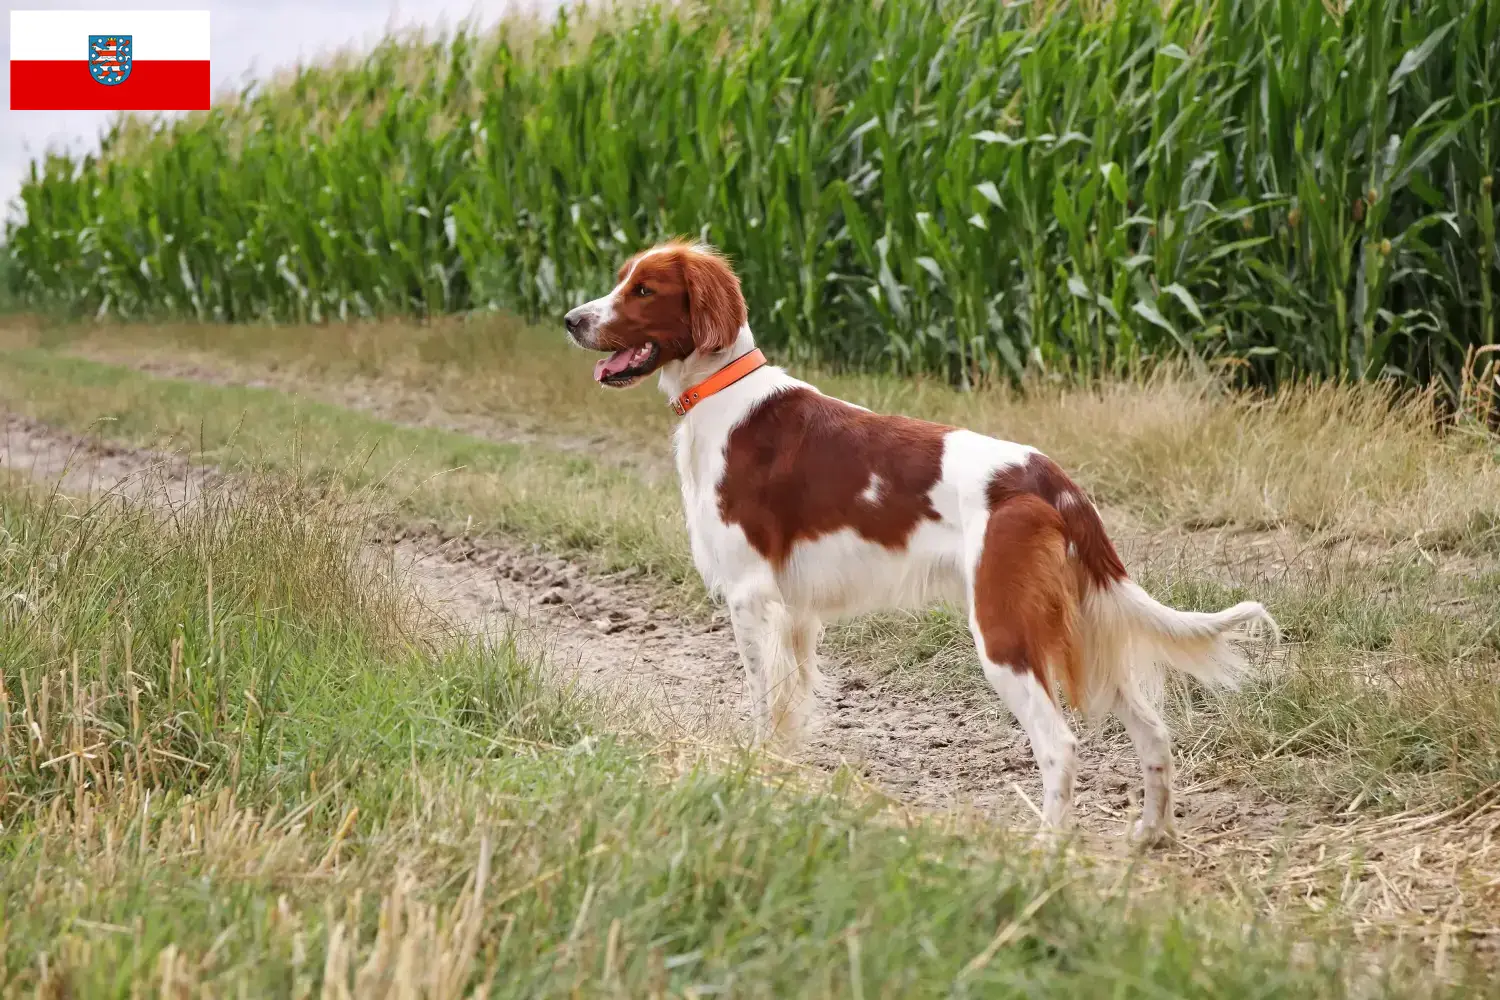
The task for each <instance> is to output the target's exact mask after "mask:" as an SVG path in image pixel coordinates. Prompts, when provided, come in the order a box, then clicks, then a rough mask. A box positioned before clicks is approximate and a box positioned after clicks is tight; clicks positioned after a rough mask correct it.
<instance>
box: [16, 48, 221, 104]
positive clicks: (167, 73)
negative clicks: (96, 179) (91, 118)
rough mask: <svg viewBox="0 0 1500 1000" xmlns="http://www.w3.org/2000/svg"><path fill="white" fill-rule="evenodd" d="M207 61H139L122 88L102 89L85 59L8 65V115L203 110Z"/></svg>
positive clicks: (207, 93)
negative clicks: (12, 113)
mask: <svg viewBox="0 0 1500 1000" xmlns="http://www.w3.org/2000/svg"><path fill="white" fill-rule="evenodd" d="M210 90H211V88H210V84H209V74H208V60H206V59H203V60H165V59H164V60H158V61H149V62H140V61H137V62H136V63H135V64H134V65H133V66H131V67H130V76H129V77H128V78H126V80H125V82H124V83H119V84H115V85H114V86H112V87H111V86H106V85H105V84H102V83H99V82H98V81H96V80H95V79H94V78H93V76H92V75H91V74H90V73H89V64H88V61H87V60H83V59H78V60H73V59H59V60H40V59H33V60H19V61H18V60H11V64H10V109H11V110H12V111H202V110H206V109H207V108H208V105H209V97H210Z"/></svg>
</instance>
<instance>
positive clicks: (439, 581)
mask: <svg viewBox="0 0 1500 1000" xmlns="http://www.w3.org/2000/svg"><path fill="white" fill-rule="evenodd" d="M0 467H4V468H8V469H11V470H13V471H16V472H20V473H24V474H26V475H29V476H30V477H32V478H33V479H35V480H38V481H42V482H45V483H49V484H53V485H54V486H55V488H57V489H58V490H60V491H62V492H65V493H70V494H87V493H105V492H107V493H114V494H118V495H121V496H125V497H129V498H132V499H136V500H141V501H144V502H150V503H155V504H160V505H163V506H180V505H182V504H184V503H191V502H192V501H193V499H194V498H195V497H196V496H197V495H198V494H199V493H200V492H201V491H202V489H203V488H204V486H205V485H206V484H208V483H210V482H213V481H215V480H218V479H221V478H222V477H221V476H220V474H219V473H218V472H216V471H215V470H213V469H211V468H204V467H196V466H191V465H190V464H189V463H187V462H185V461H183V460H182V459H181V458H180V457H175V456H171V455H164V454H161V453H156V452H149V451H144V450H138V449H132V448H126V447H121V446H118V445H113V444H110V443H108V442H105V441H99V440H95V439H90V438H83V437H79V436H77V435H72V434H68V433H65V432H62V431H58V430H55V429H52V428H49V427H46V426H44V425H42V424H39V423H36V422H34V421H31V420H28V419H25V418H21V417H18V416H14V415H11V416H8V417H6V418H5V421H4V424H3V434H0ZM369 545H370V547H371V548H370V552H369V555H370V556H371V557H372V558H376V559H379V560H381V561H382V562H385V563H388V564H390V565H391V566H392V567H393V568H394V569H395V570H396V571H397V573H398V574H399V575H400V576H401V577H402V578H404V579H405V580H406V581H407V582H409V583H410V584H411V585H413V586H414V587H416V588H417V589H418V591H419V592H420V593H421V594H422V595H423V596H424V598H425V603H427V604H428V605H429V606H430V607H431V608H432V609H433V610H434V611H436V612H437V613H438V614H439V615H440V616H441V617H442V618H443V619H444V620H445V621H446V622H448V623H449V624H450V626H451V627H453V628H454V629H455V631H456V632H458V633H461V634H467V635H476V634H482V635H488V636H497V635H501V634H504V633H505V632H507V631H509V632H511V633H513V634H514V635H515V636H516V638H517V641H518V643H519V644H520V646H521V648H522V649H523V651H524V652H527V653H533V654H540V655H541V656H542V657H543V658H544V659H545V661H546V662H547V663H548V664H549V665H550V667H551V668H552V669H553V670H555V671H557V672H558V673H559V674H560V675H561V676H562V677H565V678H567V679H569V680H572V681H576V682H577V683H578V684H579V685H580V686H581V687H583V688H584V689H586V690H589V691H591V692H593V693H595V694H598V695H601V696H602V697H603V698H604V699H605V700H606V701H607V702H610V703H613V704H614V706H615V707H616V708H618V709H619V710H620V712H621V713H622V715H623V716H625V717H628V718H633V719H636V720H639V721H640V723H641V724H642V725H643V726H644V727H645V728H646V729H648V730H650V731H652V732H654V733H657V734H662V735H668V736H674V735H686V736H689V737H692V738H695V739H699V740H704V741H708V742H713V743H721V744H722V743H735V742H740V741H743V740H744V739H745V737H746V734H747V732H748V710H747V704H746V701H745V695H744V684H743V681H742V673H741V668H740V665H739V660H738V655H737V653H736V651H735V646H734V639H733V635H732V633H731V632H730V630H729V628H728V626H727V624H726V623H725V621H724V620H723V617H722V615H719V616H715V617H714V618H713V619H712V620H710V621H708V622H706V623H702V624H694V623H690V622H684V621H682V620H680V618H679V617H678V616H676V615H674V614H673V613H671V612H664V611H662V610H661V608H660V602H659V596H658V595H657V593H656V592H655V591H654V588H653V587H652V586H651V585H650V584H649V583H648V582H646V581H644V580H642V579H641V578H639V577H638V576H636V575H634V574H632V573H631V572H630V571H628V570H627V571H625V572H623V573H616V574H613V575H612V576H606V577H591V576H590V575H589V574H588V573H587V572H585V570H584V569H582V568H581V567H580V566H578V565H577V564H574V563H570V562H568V561H567V560H563V559H558V558H555V557H553V556H551V555H549V554H548V553H546V552H544V551H541V550H540V549H538V548H536V547H534V546H526V545H521V544H517V543H512V542H505V541H501V540H496V539H482V538H473V537H465V536H450V535H444V534H442V533H440V532H438V531H436V530H435V529H431V528H424V527H417V526H411V527H400V528H396V529H395V530H387V531H384V532H383V533H379V534H377V535H376V536H374V537H372V538H371V540H370V542H369ZM825 668H826V669H825V672H826V674H827V675H828V681H829V684H828V687H829V693H828V697H827V698H826V699H825V700H824V703H823V705H822V711H821V713H820V723H821V724H820V725H819V726H818V728H817V730H816V731H815V732H814V734H813V736H812V738H811V739H810V741H809V743H808V745H806V746H805V747H804V748H803V749H802V750H801V751H800V752H798V753H797V754H796V757H797V759H798V760H799V761H800V762H801V763H805V764H809V765H812V766H814V767H816V768H818V769H821V770H832V769H833V768H835V767H838V766H841V765H843V766H848V767H850V768H852V769H853V770H854V771H855V772H856V773H858V774H860V775H861V776H862V777H863V778H864V779H866V780H867V781H869V782H871V783H872V784H874V785H875V786H876V787H878V788H880V789H881V790H882V791H884V792H886V793H887V794H889V795H891V796H892V797H894V798H896V799H898V800H900V801H902V802H905V803H908V804H911V805H915V806H920V807H927V808H936V809H953V808H959V809H977V810H978V811H979V812H981V813H982V814H984V815H986V816H988V817H990V818H992V819H994V820H998V821H1001V822H1008V823H1013V824H1015V825H1018V826H1023V827H1030V826H1033V825H1034V819H1033V816H1032V811H1033V808H1034V807H1033V806H1032V805H1031V803H1035V802H1038V801H1040V782H1039V779H1038V776H1037V773H1036V767H1035V764H1034V763H1033V761H1032V756H1031V750H1030V746H1029V744H1028V743H1027V741H1026V739H1025V737H1024V735H1023V734H1022V733H1021V732H1020V731H1019V729H1018V727H1016V725H1015V723H1014V721H1013V720H1012V719H1011V717H1010V715H1009V713H1008V712H1007V711H1006V710H1005V709H1004V707H1003V706H1002V704H1001V703H1000V701H999V699H998V698H995V697H994V696H993V695H992V694H991V693H990V692H989V691H988V690H987V689H983V688H981V687H980V686H978V685H973V686H966V687H958V688H957V689H949V690H945V691H944V692H942V693H941V694H937V693H931V692H922V691H917V690H913V689H912V687H911V685H909V684H902V683H899V682H898V681H895V680H893V679H892V678H890V677H880V676H876V675H874V674H873V672H871V671H869V670H866V669H861V668H860V667H859V666H858V665H857V664H852V663H849V662H846V661H843V660H840V659H837V658H830V659H829V660H826V661H825ZM1080 737H1081V743H1082V753H1081V760H1080V765H1081V766H1080V773H1079V783H1078V795H1077V816H1078V821H1079V826H1080V829H1081V831H1083V832H1084V833H1086V834H1095V835H1099V836H1101V837H1102V838H1104V841H1105V843H1117V842H1119V841H1120V839H1121V835H1122V834H1123V832H1124V830H1125V828H1126V823H1127V820H1128V819H1129V818H1130V814H1131V812H1132V810H1133V809H1134V808H1135V807H1136V802H1137V800H1138V796H1139V788H1138V785H1139V777H1138V770H1137V765H1136V762H1135V760H1134V758H1133V756H1132V755H1131V753H1130V751H1129V745H1128V742H1127V741H1125V739H1124V738H1123V736H1122V735H1120V734H1119V733H1118V732H1108V733H1106V734H1098V733H1089V732H1087V731H1084V730H1080ZM1192 783H1193V778H1192V775H1191V773H1190V769H1184V775H1183V778H1182V780H1181V782H1180V784H1181V785H1182V786H1184V787H1185V786H1188V785H1191V784H1192ZM1287 818H1288V815H1287V810H1286V809H1285V808H1284V807H1282V806H1279V805H1276V804H1274V803H1270V802H1266V801H1263V800H1259V798H1258V797H1251V796H1247V794H1246V793H1245V791H1244V790H1243V789H1238V788H1224V787H1222V786H1221V787H1219V788H1203V789H1199V790H1198V791H1196V792H1193V793H1191V794H1188V795H1186V796H1184V799H1183V801H1182V803H1181V804H1180V806H1179V825H1180V826H1181V828H1182V829H1183V831H1184V832H1185V833H1186V834H1187V835H1188V837H1189V839H1191V838H1192V837H1194V836H1203V835H1220V834H1223V833H1225V832H1227V831H1235V832H1237V833H1240V834H1241V835H1249V834H1252V833H1258V834H1259V835H1263V836H1269V835H1274V831H1275V830H1277V829H1278V828H1280V827H1281V826H1282V825H1283V822H1284V821H1285V820H1286V819H1287ZM1090 839H1093V838H1092V837H1090Z"/></svg>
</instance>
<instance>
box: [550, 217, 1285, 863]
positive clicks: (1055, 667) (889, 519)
mask: <svg viewBox="0 0 1500 1000" xmlns="http://www.w3.org/2000/svg"><path fill="white" fill-rule="evenodd" d="M564 322H565V324H566V327H567V331H568V336H569V337H570V338H571V339H572V340H573V342H574V343H576V344H577V345H579V346H580V347H584V348H587V349H589V350H594V351H609V352H611V353H610V354H609V356H608V357H607V358H604V359H603V360H601V361H599V362H598V363H597V364H596V365H595V366H594V378H595V379H596V380H597V381H598V382H599V383H600V384H601V385H606V386H617V387H626V386H631V385H635V384H636V383H637V382H639V381H640V380H641V379H643V378H645V377H646V376H647V375H649V374H651V373H652V372H657V371H659V372H660V373H661V379H660V381H661V387H662V389H663V390H664V391H665V392H666V394H667V396H668V397H669V399H670V401H671V405H672V407H673V408H674V409H675V410H676V412H677V413H679V414H680V415H681V416H682V420H681V422H680V423H679V424H678V426H677V432H676V440H675V445H676V457H677V469H678V472H679V474H680V476H681V479H682V500H683V506H684V508H685V510H686V514H687V524H688V534H689V537H690V539H691V543H692V552H693V561H694V562H695V564H696V565H697V567H698V571H699V572H700V573H701V574H702V575H703V580H704V582H705V583H706V584H707V585H708V588H709V589H710V591H713V592H715V593H716V594H719V595H721V596H722V597H723V598H724V599H725V601H726V603H727V604H728V607H729V614H730V620H731V622H732V624H733V627H734V635H735V640H736V642H737V643H738V646H739V652H740V657H741V660H742V661H743V663H744V667H745V676H746V679H747V682H748V686H749V693H750V701H751V705H752V712H753V717H754V721H755V730H756V737H757V739H759V740H764V739H767V738H777V739H782V740H795V739H796V738H797V737H798V736H800V735H801V733H802V730H803V728H804V726H805V723H806V721H807V718H808V716H809V714H810V712H811V710H812V707H813V702H814V696H815V693H816V691H817V689H818V687H819V684H820V680H821V678H820V675H819V673H818V665H817V643H818V637H819V634H820V631H821V629H822V623H823V622H824V621H826V620H828V619H830V618H834V617H838V616H846V615H854V614H860V613H863V612H868V611H874V610H879V609H895V608H919V607H922V606H924V605H927V604H929V603H932V602H934V601H937V600H949V601H952V602H954V603H955V604H956V605H957V606H959V607H963V608H965V609H967V611H968V618H969V628H970V631H971V632H972V633H973V636H974V644H975V646H976V647H977V649H978V652H979V660H980V663H981V664H982V666H983V668H984V676H985V677H986V679H988V681H989V682H990V684H991V685H992V686H993V687H994V689H995V691H996V692H997V693H998V694H999V695H1000V697H1001V698H1002V699H1004V701H1005V703H1006V704H1007V705H1008V706H1009V707H1010V709H1011V711H1012V712H1014V713H1015V716H1016V719H1017V721H1018V722H1019V723H1020V724H1021V726H1022V728H1023V729H1025V731H1026V735H1027V736H1028V737H1029V738H1030V741H1031V746H1032V752H1033V753H1034V755H1035V757H1036V761H1037V765H1038V766H1039V767H1040V769H1041V774H1042V784H1043V808H1042V814H1043V821H1044V823H1045V824H1047V825H1048V826H1053V827H1056V826H1061V825H1064V824H1066V823H1067V821H1068V820H1069V818H1070V815H1071V807H1072V798H1073V781H1074V774H1075V772H1076V763H1075V744H1076V740H1075V738H1074V736H1073V732H1072V730H1071V729H1070V728H1069V726H1068V720H1067V717H1066V716H1065V715H1064V714H1063V712H1062V710H1061V709H1060V708H1059V705H1058V695H1057V689H1058V688H1061V689H1062V691H1063V693H1065V694H1066V695H1067V696H1068V698H1069V700H1070V701H1071V702H1072V703H1073V704H1074V705H1075V706H1078V707H1079V708H1081V709H1083V711H1084V712H1085V713H1087V714H1090V715H1095V716H1097V715H1099V714H1100V713H1102V712H1106V711H1107V712H1113V713H1114V714H1115V715H1116V716H1118V717H1119V719H1120V721H1121V722H1123V723H1124V725H1125V729H1126V731H1127V732H1128V733H1129V735H1130V739H1131V741H1132V743H1133V744H1134V746H1135V750H1136V752H1137V753H1138V754H1139V756H1140V758H1141V766H1142V770H1143V772H1144V780H1145V793H1144V799H1143V805H1142V815H1141V818H1140V820H1139V822H1138V823H1137V824H1136V827H1135V829H1134V831H1133V835H1134V836H1135V837H1136V838H1137V839H1139V840H1143V841H1146V842H1155V841H1158V840H1160V839H1163V838H1166V837H1169V836H1171V835H1172V833H1173V830H1172V818H1173V811H1172V751H1171V743H1170V737H1169V735H1168V733H1167V729H1166V726H1165V725H1164V724H1163V723H1162V719H1161V715H1160V713H1159V712H1158V710H1157V704H1158V702H1159V699H1160V690H1161V673H1160V666H1162V665H1165V666H1168V667H1172V668H1175V669H1177V670H1180V671H1184V672H1186V673H1188V674H1191V675H1192V676H1194V677H1196V678H1198V679H1200V680H1202V681H1205V682H1210V683H1220V684H1233V683H1234V682H1235V681H1236V680H1237V679H1238V678H1239V676H1240V675H1241V673H1242V672H1243V669H1244V665H1245V664H1244V659H1243V658H1242V657H1241V655H1240V654H1239V653H1238V651H1237V650H1235V649H1234V647H1233V646H1231V645H1230V644H1229V642H1228V641H1227V639H1226V633H1228V632H1230V631H1231V630H1233V629H1235V628H1237V627H1239V626H1246V625H1253V626H1260V625H1264V626H1268V627H1269V628H1270V629H1271V630H1272V631H1273V632H1274V631H1275V628H1276V625H1275V622H1274V621H1273V620H1272V619H1271V617H1270V615H1269V614H1267V612H1266V610H1265V608H1264V607H1262V606H1261V605H1260V604H1257V603H1254V602H1250V601H1247V602H1244V603H1241V604H1236V605H1235V606H1234V607H1232V608H1229V609H1227V610H1225V611H1220V612H1218V613H1216V614H1204V613H1198V612H1186V611H1175V610H1173V609H1172V608H1168V607H1166V606H1164V605H1162V604H1159V603H1158V602H1157V601H1155V600H1154V599H1152V598H1151V596H1150V595H1149V594H1147V593H1146V592H1145V591H1144V590H1142V589H1141V588H1140V587H1139V586H1137V585H1136V584H1135V583H1134V582H1132V581H1131V579H1130V578H1129V577H1128V576H1127V575H1126V573H1125V567H1124V566H1123V565H1122V564H1121V562H1120V557H1119V556H1118V555H1117V554H1116V552H1115V548H1114V545H1113V544H1112V543H1111V542H1110V540H1109V538H1108V536H1107V535H1106V534H1105V531H1104V525H1103V523H1102V522H1101V521H1100V519H1099V514H1098V512H1097V511H1096V510H1095V508H1094V505H1093V504H1092V503H1091V502H1090V501H1089V499H1088V498H1087V497H1086V496H1085V495H1084V493H1083V491H1082V490H1081V489H1079V488H1078V486H1076V485H1075V484H1074V483H1073V481H1072V480H1071V479H1069V478H1068V476H1067V475H1066V474H1065V473H1064V472H1063V471H1062V470H1061V469H1060V468H1059V467H1058V466H1057V465H1056V463H1054V462H1053V461H1052V460H1050V459H1049V458H1047V457H1046V456H1045V455H1043V454H1041V453H1040V452H1039V451H1037V450H1036V449H1034V448H1030V447H1027V446H1025V445H1020V444H1013V443H1011V442H1009V441H1001V440H997V439H995V438H991V437H986V436H984V435H982V434H976V433H974V432H972V431H967V430H962V429H959V428H954V427H945V426H942V425H940V424H933V423H927V422H925V421H921V420H912V419H909V418H907V417H898V416H881V415H878V414H875V413H871V412H870V411H869V410H866V409H865V408H863V407H861V406H856V405H854V404H852V403H845V402H842V401H840V400H837V399H833V398H831V397H829V396H825V395H823V394H822V393H820V392H819V391H818V390H817V389H815V388H813V387H812V386H811V385H808V384H807V383H805V382H801V381H798V380H797V379H795V378H793V377H791V376H790V375H788V374H787V373H786V372H785V371H783V370H782V369H780V368H776V367H773V366H771V365H768V364H766V362H765V359H764V358H763V357H762V356H761V353H760V351H759V350H757V349H756V347H755V341H754V339H753V338H752V336H751V334H750V327H749V325H748V323H747V321H746V310H745V300H744V297H743V295H742V294H741V292H740V283H739V279H738V278H737V277H736V276H735V274H734V271H733V270H732V269H731V268H730V266H729V265H728V263H727V262H726V261H725V260H724V258H723V257H721V256H720V255H719V254H718V253H717V252H715V251H714V250H712V249H710V248H708V247H705V246H702V245H700V244H695V243H686V242H671V243H665V244H662V245H660V246H657V247H654V248H653V249H650V250H647V251H644V252H643V253H639V254H637V255H636V256H634V257H632V258H631V259H630V260H628V261H626V262H625V265H624V266H623V267H621V268H620V272H619V277H618V284H616V285H615V287H614V289H613V290H612V291H610V293H609V294H608V295H605V296H603V297H602V298H598V299H595V300H594V301H592V302H588V303H585V304H584V305H581V306H579V307H578V308H576V309H573V310H572V311H570V312H569V313H568V314H567V316H566V318H565V320H564Z"/></svg>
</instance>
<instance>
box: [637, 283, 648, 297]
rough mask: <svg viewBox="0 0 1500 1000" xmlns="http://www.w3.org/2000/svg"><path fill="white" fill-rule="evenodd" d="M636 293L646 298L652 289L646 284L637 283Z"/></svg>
mask: <svg viewBox="0 0 1500 1000" xmlns="http://www.w3.org/2000/svg"><path fill="white" fill-rule="evenodd" d="M635 294H637V295H639V296H640V297H641V298H645V297H646V296H648V295H650V294H651V289H649V288H647V287H646V286H645V285H636V286H635Z"/></svg>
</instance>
